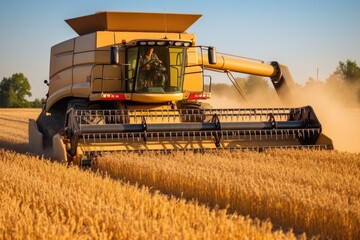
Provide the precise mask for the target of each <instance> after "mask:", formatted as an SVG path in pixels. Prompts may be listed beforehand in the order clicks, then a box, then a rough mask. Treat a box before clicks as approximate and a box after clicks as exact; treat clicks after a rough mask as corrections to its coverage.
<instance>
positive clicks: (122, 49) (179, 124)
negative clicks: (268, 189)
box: [29, 12, 333, 165]
mask: <svg viewBox="0 0 360 240" xmlns="http://www.w3.org/2000/svg"><path fill="white" fill-rule="evenodd" d="M200 17H201V15H198V14H173V13H171V14H170V13H136V12H98V13H96V14H93V15H88V16H83V17H78V18H73V19H69V20H66V22H67V23H68V24H69V25H70V26H71V27H72V28H73V29H74V30H75V32H76V33H78V34H79V36H78V37H75V38H73V39H70V40H67V41H64V42H62V43H59V44H57V45H55V46H53V47H52V48H51V59H50V81H49V82H48V81H45V83H46V84H47V85H48V86H49V92H48V95H47V99H46V103H45V104H44V108H43V111H42V113H41V114H40V116H39V117H38V119H37V120H36V121H35V120H33V119H30V121H29V144H30V148H31V149H32V150H34V152H37V153H40V154H41V153H43V152H44V149H48V148H52V149H53V156H54V158H55V159H58V160H61V161H68V162H69V163H74V164H79V165H84V164H89V163H91V160H93V159H94V158H95V157H97V156H99V155H101V153H103V152H113V151H114V152H115V151H140V152H141V151H148V150H151V151H153V150H156V151H173V150H195V151H206V150H208V149H255V150H262V149H264V148H276V147H282V148H283V147H291V148H293V147H296V148H298V147H315V148H320V149H332V147H333V146H332V141H331V140H330V139H329V138H327V137H326V136H325V135H323V134H322V133H321V130H322V129H321V124H320V122H319V121H318V119H317V117H316V115H315V113H314V111H313V109H312V108H311V107H310V106H306V107H299V108H271V109H267V108H260V109H258V108H256V109H255V108H254V109H212V108H211V106H210V105H209V104H207V103H204V102H201V100H206V99H209V98H210V97H211V94H210V90H211V77H210V76H208V75H206V74H204V70H214V71H221V72H226V73H227V74H228V75H229V76H230V79H231V80H232V81H233V83H236V81H234V79H232V78H231V76H232V75H231V74H230V72H238V73H246V74H253V75H258V76H265V77H269V78H270V79H271V81H272V83H273V85H274V87H275V89H276V91H277V93H278V95H279V97H280V98H281V99H282V100H285V101H286V98H287V95H288V94H291V91H290V90H291V89H292V84H293V80H292V78H291V75H290V73H289V71H288V69H287V67H286V66H284V65H281V64H279V63H277V62H271V63H270V64H266V63H264V62H262V61H254V60H249V59H246V58H240V57H236V56H232V55H225V54H219V53H218V54H217V53H216V51H215V48H214V47H207V46H200V45H197V44H196V36H195V34H192V33H186V32H185V31H186V30H187V29H188V28H189V27H190V26H191V25H192V24H193V23H194V22H195V21H196V20H197V19H199V18H200ZM150 23H151V24H150ZM235 87H236V84H235Z"/></svg>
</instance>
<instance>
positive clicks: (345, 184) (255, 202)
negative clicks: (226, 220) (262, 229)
mask: <svg viewBox="0 0 360 240" xmlns="http://www.w3.org/2000/svg"><path fill="white" fill-rule="evenodd" d="M97 164H98V168H99V169H101V170H102V171H105V172H107V173H108V174H109V175H110V176H112V177H114V178H120V179H122V180H123V181H132V182H137V183H139V184H143V185H146V186H148V187H151V188H154V189H158V190H160V191H161V192H164V193H169V194H172V195H175V196H182V197H185V198H187V199H196V200H198V201H200V202H202V203H206V204H209V205H211V206H216V205H218V206H219V207H220V208H228V209H229V210H232V211H236V212H238V213H240V214H243V215H250V216H252V217H256V218H259V219H270V220H271V222H272V223H274V224H276V225H279V226H282V227H284V228H292V229H294V231H295V232H306V233H307V235H310V236H314V235H315V236H316V235H320V236H322V237H330V238H332V239H360V228H359V226H360V188H359V186H360V155H359V154H350V153H340V152H329V151H310V150H306V151H299V150H277V151H269V152H266V153H256V152H232V153H231V152H228V151H224V152H211V153H205V154H193V153H186V154H184V153H173V154H170V155H161V154H157V153H145V154H143V155H138V154H135V153H132V154H131V153H123V154H121V153H119V154H116V155H115V154H108V155H106V156H104V157H102V158H100V159H99V160H98V163H97Z"/></svg>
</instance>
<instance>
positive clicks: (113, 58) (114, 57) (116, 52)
mask: <svg viewBox="0 0 360 240" xmlns="http://www.w3.org/2000/svg"><path fill="white" fill-rule="evenodd" d="M110 63H111V64H119V63H120V46H112V47H110Z"/></svg>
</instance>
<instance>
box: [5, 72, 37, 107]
mask: <svg viewBox="0 0 360 240" xmlns="http://www.w3.org/2000/svg"><path fill="white" fill-rule="evenodd" d="M30 89H31V87H30V84H29V81H28V79H27V78H26V77H25V76H24V74H22V73H15V74H13V75H12V76H11V77H9V78H5V77H4V78H3V79H2V81H1V82H0V107H4V108H22V107H31V104H30V103H29V102H28V101H27V100H26V99H25V97H31V92H30Z"/></svg>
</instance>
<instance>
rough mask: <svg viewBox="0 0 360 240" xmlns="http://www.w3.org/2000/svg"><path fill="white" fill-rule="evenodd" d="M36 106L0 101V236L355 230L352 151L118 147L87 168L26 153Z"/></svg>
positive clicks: (304, 234)
mask: <svg viewBox="0 0 360 240" xmlns="http://www.w3.org/2000/svg"><path fill="white" fill-rule="evenodd" d="M39 113H40V110H39V109H26V110H23V109H0V196H1V200H0V238H1V239H24V238H27V239H74V238H75V239H309V238H313V237H315V238H321V239H359V238H360V227H359V226H360V190H359V186H360V182H359V181H360V180H359V179H360V155H359V153H347V152H337V151H332V152H329V151H309V150H307V151H296V150H277V151H269V152H265V153H256V152H212V153H210V152H209V153H205V154H194V153H190V152H187V153H185V154H184V153H172V154H168V155H160V154H156V153H144V154H142V155H138V154H135V153H119V154H111V155H110V154H107V155H104V156H102V157H100V158H98V159H97V164H96V166H97V171H88V170H82V169H78V168H76V167H69V166H65V165H63V164H59V163H56V162H51V161H48V160H44V159H43V158H41V157H36V156H32V155H29V154H25V153H26V152H27V151H29V149H28V148H27V141H28V136H27V120H28V118H36V116H37V115H38V114H39ZM292 229H293V231H292ZM293 232H295V233H293Z"/></svg>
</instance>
